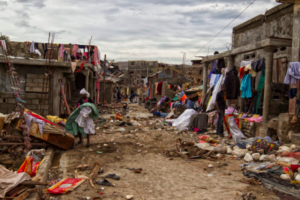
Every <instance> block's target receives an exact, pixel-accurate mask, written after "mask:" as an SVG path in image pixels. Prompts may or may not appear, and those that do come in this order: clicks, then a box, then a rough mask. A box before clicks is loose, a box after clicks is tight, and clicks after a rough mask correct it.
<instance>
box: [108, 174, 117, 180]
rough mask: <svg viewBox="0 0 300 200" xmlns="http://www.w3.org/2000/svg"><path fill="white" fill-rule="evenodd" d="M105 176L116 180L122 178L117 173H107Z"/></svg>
mask: <svg viewBox="0 0 300 200" xmlns="http://www.w3.org/2000/svg"><path fill="white" fill-rule="evenodd" d="M104 178H111V179H114V180H120V176H118V175H117V174H107V175H106V176H104Z"/></svg>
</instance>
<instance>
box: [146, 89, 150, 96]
mask: <svg viewBox="0 0 300 200" xmlns="http://www.w3.org/2000/svg"><path fill="white" fill-rule="evenodd" d="M149 96H150V90H149V89H148V90H147V97H149Z"/></svg>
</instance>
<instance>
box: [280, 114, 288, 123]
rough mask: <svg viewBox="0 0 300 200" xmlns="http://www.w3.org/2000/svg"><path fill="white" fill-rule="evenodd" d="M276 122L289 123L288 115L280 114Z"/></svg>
mask: <svg viewBox="0 0 300 200" xmlns="http://www.w3.org/2000/svg"><path fill="white" fill-rule="evenodd" d="M278 121H283V122H289V121H290V116H289V113H280V114H279V115H278Z"/></svg>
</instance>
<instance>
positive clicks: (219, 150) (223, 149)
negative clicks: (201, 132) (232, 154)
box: [215, 144, 227, 154]
mask: <svg viewBox="0 0 300 200" xmlns="http://www.w3.org/2000/svg"><path fill="white" fill-rule="evenodd" d="M215 152H217V153H222V154H225V153H226V152H227V147H226V145H225V144H218V146H217V147H216V148H215Z"/></svg>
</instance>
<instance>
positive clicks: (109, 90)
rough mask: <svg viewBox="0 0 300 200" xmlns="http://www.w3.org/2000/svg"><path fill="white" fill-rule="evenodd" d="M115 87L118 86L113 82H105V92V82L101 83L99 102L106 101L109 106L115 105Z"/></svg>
mask: <svg viewBox="0 0 300 200" xmlns="http://www.w3.org/2000/svg"><path fill="white" fill-rule="evenodd" d="M115 86H116V84H115V83H113V82H105V91H104V82H103V81H101V83H100V98H99V101H100V102H103V101H104V100H105V101H106V102H107V103H108V104H111V103H113V94H114V88H115Z"/></svg>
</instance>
